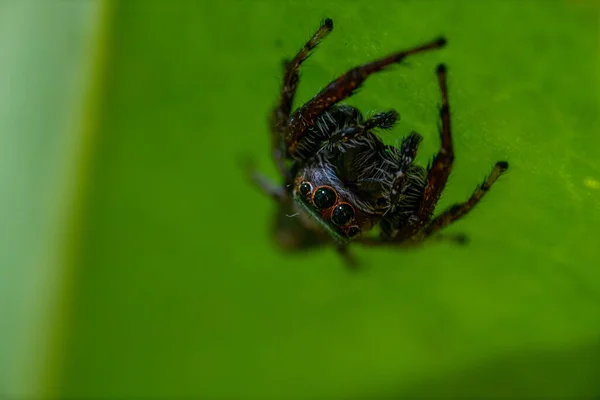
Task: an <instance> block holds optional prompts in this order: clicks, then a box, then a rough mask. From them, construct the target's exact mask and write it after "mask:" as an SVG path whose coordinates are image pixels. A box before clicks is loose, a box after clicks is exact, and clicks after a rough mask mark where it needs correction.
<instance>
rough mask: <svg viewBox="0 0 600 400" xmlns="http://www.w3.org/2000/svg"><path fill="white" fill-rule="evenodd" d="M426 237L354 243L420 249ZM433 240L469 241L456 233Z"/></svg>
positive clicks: (433, 237) (372, 239)
mask: <svg viewBox="0 0 600 400" xmlns="http://www.w3.org/2000/svg"><path fill="white" fill-rule="evenodd" d="M423 239H424V237H419V236H413V237H409V238H405V240H393V241H389V240H385V239H382V238H360V239H356V240H354V241H353V242H356V243H357V244H361V245H363V246H366V247H384V246H385V247H397V248H409V247H418V246H420V245H421V244H422V243H423ZM431 239H432V240H436V241H440V242H441V241H449V242H452V243H456V244H461V245H462V244H465V243H467V241H468V238H467V236H466V235H465V234H462V233H455V234H450V233H449V234H437V235H434V236H432V238H431Z"/></svg>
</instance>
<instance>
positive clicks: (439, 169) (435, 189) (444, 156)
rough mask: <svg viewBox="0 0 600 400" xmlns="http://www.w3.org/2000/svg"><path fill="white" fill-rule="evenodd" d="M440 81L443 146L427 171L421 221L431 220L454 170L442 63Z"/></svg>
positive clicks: (444, 67) (419, 211)
mask: <svg viewBox="0 0 600 400" xmlns="http://www.w3.org/2000/svg"><path fill="white" fill-rule="evenodd" d="M437 76H438V83H439V86H440V91H441V93H442V104H441V107H440V118H441V120H442V128H441V131H440V137H441V141H442V147H441V148H440V151H439V152H438V153H437V155H436V156H435V158H434V159H433V162H432V163H431V166H430V167H429V169H428V172H427V186H425V190H424V192H423V198H422V201H421V205H420V207H419V210H418V211H417V218H418V220H419V221H420V222H421V223H424V222H426V221H429V217H430V216H431V214H432V213H433V211H434V209H435V206H436V204H437V202H438V200H439V199H440V196H441V194H442V192H443V191H444V188H445V187H446V182H447V181H448V176H450V172H451V171H452V163H453V162H454V147H453V145H452V134H451V131H450V106H449V104H448V86H447V84H446V66H445V65H443V64H440V65H439V66H438V67H437Z"/></svg>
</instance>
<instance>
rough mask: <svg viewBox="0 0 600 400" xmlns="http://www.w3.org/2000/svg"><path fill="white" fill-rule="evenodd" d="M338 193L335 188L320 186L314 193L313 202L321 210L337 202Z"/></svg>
mask: <svg viewBox="0 0 600 400" xmlns="http://www.w3.org/2000/svg"><path fill="white" fill-rule="evenodd" d="M336 200H337V195H336V194H335V192H334V191H333V189H331V188H328V187H320V188H318V189H317V190H316V191H315V194H314V195H313V204H314V205H315V207H317V208H318V209H319V210H324V209H326V208H329V207H331V206H332V205H334V204H335V202H336Z"/></svg>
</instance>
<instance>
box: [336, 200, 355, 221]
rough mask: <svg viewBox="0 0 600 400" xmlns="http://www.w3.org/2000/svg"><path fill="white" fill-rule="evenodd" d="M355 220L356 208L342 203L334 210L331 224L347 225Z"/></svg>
mask: <svg viewBox="0 0 600 400" xmlns="http://www.w3.org/2000/svg"><path fill="white" fill-rule="evenodd" d="M353 218H354V208H353V207H352V206H351V205H350V204H348V203H342V204H340V205H339V206H337V207H336V208H334V209H333V213H332V214H331V222H333V223H334V224H336V225H346V224H347V223H348V222H350V221H352V219H353Z"/></svg>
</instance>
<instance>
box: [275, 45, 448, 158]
mask: <svg viewBox="0 0 600 400" xmlns="http://www.w3.org/2000/svg"><path fill="white" fill-rule="evenodd" d="M445 44H446V40H445V39H443V38H439V39H436V40H434V41H432V42H430V43H427V44H425V45H422V46H418V47H415V48H413V49H409V50H405V51H401V52H397V53H394V54H391V55H389V56H387V57H384V58H381V59H379V60H376V61H373V62H371V63H368V64H364V65H361V66H359V67H356V68H353V69H351V70H350V71H348V72H346V73H345V74H343V75H342V76H340V77H339V78H337V79H336V80H334V81H333V82H331V83H329V85H327V87H325V88H324V89H323V90H321V92H319V93H318V94H317V95H316V96H315V97H313V98H312V99H311V100H310V101H308V102H307V103H306V104H304V105H303V106H302V107H300V108H299V109H298V110H297V111H295V112H294V114H293V115H292V116H291V118H290V119H289V123H288V127H287V136H286V142H287V144H288V154H292V153H293V151H294V148H295V147H296V145H297V144H298V140H299V139H300V137H302V135H303V134H304V132H305V131H306V129H307V128H308V127H310V126H313V125H314V123H315V121H316V119H317V118H318V117H319V115H321V114H322V113H323V112H324V111H326V110H327V109H329V107H331V106H333V105H334V104H336V103H338V102H340V101H342V100H344V99H345V98H347V97H349V96H351V95H352V94H353V93H354V91H355V90H356V89H358V88H359V87H360V85H361V84H362V83H363V82H364V81H365V80H366V79H367V78H368V77H369V76H370V75H371V74H374V73H376V72H378V71H381V70H383V69H384V68H385V67H387V66H389V65H392V64H396V63H399V62H401V61H402V60H404V59H405V58H406V57H408V56H410V55H413V54H417V53H421V52H424V51H429V50H433V49H438V48H441V47H443V46H444V45H445Z"/></svg>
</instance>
